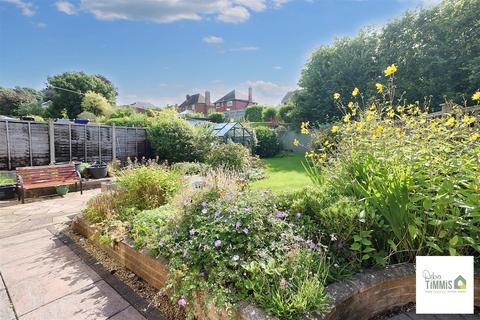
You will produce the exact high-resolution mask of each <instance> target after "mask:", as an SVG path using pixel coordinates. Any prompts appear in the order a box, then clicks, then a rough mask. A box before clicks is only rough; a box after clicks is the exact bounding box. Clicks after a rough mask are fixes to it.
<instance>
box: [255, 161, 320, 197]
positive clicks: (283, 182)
mask: <svg viewBox="0 0 480 320" xmlns="http://www.w3.org/2000/svg"><path fill="white" fill-rule="evenodd" d="M304 159H305V155H304V154H303V153H300V154H289V155H286V156H281V157H275V158H269V159H262V161H263V162H264V163H265V171H266V175H267V177H266V178H265V179H262V180H259V181H255V182H254V183H252V188H253V189H270V190H272V191H273V192H281V191H290V190H296V189H301V188H303V187H305V186H307V185H311V184H312V183H311V181H310V178H309V177H308V176H307V173H306V172H305V169H304V168H303V165H302V161H304Z"/></svg>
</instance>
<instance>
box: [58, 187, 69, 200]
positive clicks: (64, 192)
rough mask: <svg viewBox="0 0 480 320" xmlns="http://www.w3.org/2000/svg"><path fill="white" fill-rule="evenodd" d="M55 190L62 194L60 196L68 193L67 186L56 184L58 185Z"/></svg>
mask: <svg viewBox="0 0 480 320" xmlns="http://www.w3.org/2000/svg"><path fill="white" fill-rule="evenodd" d="M56 190H57V194H58V195H59V196H62V197H63V196H64V195H66V194H67V193H68V191H69V188H68V186H58V187H57V188H56Z"/></svg>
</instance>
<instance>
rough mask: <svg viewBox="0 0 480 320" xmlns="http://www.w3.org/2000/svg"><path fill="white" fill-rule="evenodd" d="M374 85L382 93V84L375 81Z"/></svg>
mask: <svg viewBox="0 0 480 320" xmlns="http://www.w3.org/2000/svg"><path fill="white" fill-rule="evenodd" d="M375 87H377V92H378V93H382V92H383V84H381V83H377V84H375Z"/></svg>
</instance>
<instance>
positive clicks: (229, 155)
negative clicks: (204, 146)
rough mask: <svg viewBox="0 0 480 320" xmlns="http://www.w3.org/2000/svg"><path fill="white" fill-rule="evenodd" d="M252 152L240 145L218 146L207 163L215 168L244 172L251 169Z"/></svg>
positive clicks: (226, 144)
mask: <svg viewBox="0 0 480 320" xmlns="http://www.w3.org/2000/svg"><path fill="white" fill-rule="evenodd" d="M249 161H250V151H249V150H248V149H247V148H246V147H244V146H243V145H241V144H239V143H222V144H219V145H216V146H215V147H214V148H213V149H212V151H211V152H210V154H209V155H208V157H207V163H208V164H209V165H211V166H212V167H214V168H219V167H222V168H225V169H228V170H236V171H242V170H245V169H246V168H247V167H249Z"/></svg>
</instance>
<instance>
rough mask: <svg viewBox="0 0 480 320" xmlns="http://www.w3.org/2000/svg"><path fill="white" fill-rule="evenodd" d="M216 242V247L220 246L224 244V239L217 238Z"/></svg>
mask: <svg viewBox="0 0 480 320" xmlns="http://www.w3.org/2000/svg"><path fill="white" fill-rule="evenodd" d="M214 244H215V247H216V248H218V247H220V246H221V245H222V240H215V242H214Z"/></svg>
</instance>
